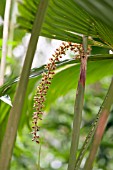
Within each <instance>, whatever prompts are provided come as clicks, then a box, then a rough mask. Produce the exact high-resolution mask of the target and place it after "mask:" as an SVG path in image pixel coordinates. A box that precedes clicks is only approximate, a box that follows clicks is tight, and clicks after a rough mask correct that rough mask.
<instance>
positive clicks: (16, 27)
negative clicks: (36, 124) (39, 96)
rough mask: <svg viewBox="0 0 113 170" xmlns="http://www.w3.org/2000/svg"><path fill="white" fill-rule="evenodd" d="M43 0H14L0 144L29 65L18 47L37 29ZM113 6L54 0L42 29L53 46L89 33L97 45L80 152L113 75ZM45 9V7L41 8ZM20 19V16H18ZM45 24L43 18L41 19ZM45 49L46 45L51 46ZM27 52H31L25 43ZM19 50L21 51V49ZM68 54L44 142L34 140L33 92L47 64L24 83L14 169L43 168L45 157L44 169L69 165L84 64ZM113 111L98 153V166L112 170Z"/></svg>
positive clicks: (50, 100)
mask: <svg viewBox="0 0 113 170" xmlns="http://www.w3.org/2000/svg"><path fill="white" fill-rule="evenodd" d="M39 2H40V1H39V0H32V1H27V0H23V1H13V0H12V2H11V9H10V18H9V21H10V22H9V38H8V46H7V57H6V65H5V80H4V81H5V82H4V84H3V85H2V86H1V88H0V96H1V98H0V99H1V100H0V148H1V144H2V142H3V137H4V134H5V128H6V125H7V121H8V115H9V113H10V110H11V106H10V105H8V104H9V103H10V102H12V101H14V95H15V92H16V89H17V82H18V81H19V78H18V77H20V75H21V74H20V72H21V70H22V68H23V62H22V60H24V57H25V56H24V55H25V53H24V54H22V57H21V58H16V57H15V56H14V53H13V50H14V49H15V47H17V46H18V45H20V43H21V42H22V38H23V36H24V35H25V33H31V30H32V27H33V22H34V18H35V15H36V13H37V6H39ZM42 2H44V1H42ZM5 3H6V1H5V0H0V8H1V10H0V16H1V17H2V18H4V11H5ZM112 9H113V6H112V0H108V1H107V2H106V1H101V0H98V1H96V0H94V1H93V2H90V1H88V0H87V1H77V0H71V1H60V0H59V1H55V0H50V1H49V5H48V8H47V12H46V14H45V20H44V22H43V25H42V28H40V29H41V32H39V34H40V35H41V36H43V37H46V39H45V41H47V43H48V44H49V45H48V46H50V48H51V44H52V39H56V40H63V41H71V42H75V43H82V35H86V36H88V44H90V45H91V48H92V51H91V54H90V56H89V59H88V66H87V78H86V90H85V101H84V108H83V118H82V125H81V131H80V143H79V150H78V153H79V151H80V148H81V147H82V145H83V142H84V140H85V138H86V136H87V133H88V132H89V129H90V128H89V127H91V124H92V122H93V121H94V120H95V117H96V115H97V113H98V110H99V108H100V106H101V104H102V102H103V100H104V97H105V95H106V93H107V90H108V88H109V84H110V82H111V76H112V74H113V69H112V65H113V55H112V54H109V53H110V51H111V53H112V48H113V40H112V35H113V31H112V28H113V24H112V23H113V16H112V15H113V14H112ZM39 10H40V8H38V11H39ZM13 14H14V15H13ZM14 18H16V21H15V19H14ZM41 21H43V20H41ZM40 24H41V22H39V25H40ZM33 28H34V27H33ZM2 30H3V25H1V26H0V46H1V48H0V58H1V57H2V42H3V38H2ZM37 30H39V29H37ZM32 35H33V33H32ZM37 35H38V33H37ZM44 43H45V42H44ZM33 46H34V45H33ZM21 50H22V49H21ZM39 50H40V49H39ZM43 50H46V48H45V49H43ZM24 51H26V49H25V48H24ZM53 51H54V50H53ZM17 53H19V52H18V51H17ZM38 55H40V56H41V57H42V58H45V55H43V53H42V52H40V53H38ZM67 55H68V59H67V60H64V61H61V62H60V63H58V64H57V67H58V69H57V71H56V75H55V76H54V79H53V80H52V84H51V86H50V89H49V91H48V94H47V100H46V103H45V112H44V116H43V121H42V122H41V123H40V126H41V129H40V136H41V145H36V144H35V143H33V142H32V141H31V139H32V135H31V127H32V113H33V97H34V94H35V91H36V87H37V85H38V84H39V81H40V78H41V73H42V72H43V70H44V66H41V67H35V68H33V66H32V68H33V69H32V70H31V71H30V76H29V82H28V87H27V84H25V85H24V86H25V88H26V87H27V92H26V96H25V100H24V101H23V109H22V111H21V113H22V114H21V118H20V121H19V126H18V132H17V137H16V143H15V146H14V149H13V156H12V159H11V168H10V169H11V170H15V169H19V170H31V169H33V170H35V169H36V170H37V169H39V161H40V169H42V170H43V169H46V170H53V169H60V170H65V169H67V165H68V159H69V150H70V145H71V133H72V123H73V112H74V101H75V94H76V88H77V82H78V78H79V69H80V61H78V60H77V61H75V60H74V59H73V57H74V55H73V53H71V52H69V53H68V54H67ZM47 56H48V58H49V57H51V56H50V54H49V53H48V54H47ZM37 58H38V57H37ZM38 60H39V58H38V59H37V65H38V62H39V61H38ZM20 93H21V91H20ZM6 95H8V96H9V97H10V98H11V100H10V99H8V96H6ZM5 99H7V101H6V100H5ZM4 100H5V102H4ZM7 103H8V104H7ZM17 104H18V103H17ZM112 112H113V111H112V109H111V112H110V115H109V119H108V123H107V126H106V130H105V133H104V136H103V139H102V141H101V145H100V148H99V150H98V155H97V157H96V161H95V162H94V168H93V169H94V170H97V169H99V170H101V169H102V170H112V166H113V156H112V155H113V150H112V148H113V144H112V137H113V134H112V128H113V123H112V122H113V116H112ZM15 114H16V112H15ZM9 137H10V134H9ZM88 153H89V151H87V152H86V156H85V158H84V159H83V161H82V165H81V168H82V167H83V165H84V162H85V161H86V157H87V156H88ZM39 157H40V158H39Z"/></svg>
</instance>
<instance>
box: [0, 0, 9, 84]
mask: <svg viewBox="0 0 113 170" xmlns="http://www.w3.org/2000/svg"><path fill="white" fill-rule="evenodd" d="M10 8H11V0H6V6H5V14H4V26H3V43H2V58H1V69H0V86H2V85H3V83H4V74H5V65H6V55H7V40H8V28H9V16H10Z"/></svg>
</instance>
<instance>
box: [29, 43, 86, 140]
mask: <svg viewBox="0 0 113 170" xmlns="http://www.w3.org/2000/svg"><path fill="white" fill-rule="evenodd" d="M67 50H71V51H73V52H74V53H78V54H77V56H78V57H81V56H82V55H83V47H82V44H76V43H71V42H63V43H62V44H61V45H60V47H59V48H57V49H56V50H55V53H54V54H53V55H52V58H50V59H49V63H48V64H47V65H46V66H45V69H46V70H47V72H44V73H43V74H42V79H41V82H40V83H39V86H38V87H37V90H36V94H35V96H34V106H33V109H34V113H33V121H32V123H33V126H32V129H33V131H32V134H33V139H32V141H35V142H36V143H39V135H38V131H39V128H40V127H39V126H38V125H37V124H38V120H42V115H43V109H44V102H45V100H46V94H47V91H48V89H49V86H50V84H51V80H52V79H53V76H54V74H55V72H54V71H55V69H56V62H59V61H60V59H61V58H62V56H63V55H65V54H66V51H67Z"/></svg>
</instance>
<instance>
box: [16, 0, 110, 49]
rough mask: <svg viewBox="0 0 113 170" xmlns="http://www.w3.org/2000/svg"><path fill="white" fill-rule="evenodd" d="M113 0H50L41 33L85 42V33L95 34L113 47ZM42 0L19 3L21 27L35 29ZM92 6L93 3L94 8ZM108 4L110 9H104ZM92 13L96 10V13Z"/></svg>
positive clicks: (49, 36) (66, 39)
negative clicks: (35, 21)
mask: <svg viewBox="0 0 113 170" xmlns="http://www.w3.org/2000/svg"><path fill="white" fill-rule="evenodd" d="M110 1H111V0H108V1H107V2H106V3H105V1H98V3H97V1H96V0H95V1H92V2H89V1H88V0H87V1H77V0H70V1H65V0H62V1H60V0H58V1H56V0H50V3H49V7H48V10H47V14H46V17H45V22H44V23H43V28H42V31H41V35H42V36H45V37H48V38H52V39H60V40H64V41H71V42H76V43H81V42H82V38H81V36H82V34H84V35H88V36H92V37H93V38H96V37H97V38H99V39H100V41H101V42H102V43H103V44H107V45H108V46H109V48H112V47H113V40H112V39H111V36H112V35H113V31H112V29H111V27H110V26H109V24H107V23H111V22H110V21H112V19H111V18H113V17H112V16H111V15H110V14H111V9H112V3H111V4H110ZM38 3H39V0H33V1H32V2H29V3H28V1H27V0H24V1H23V4H19V12H20V16H19V17H18V23H19V25H20V27H21V28H23V29H26V30H27V31H31V29H32V24H33V20H34V16H35V12H36V6H37V4H38ZM96 3H97V4H98V5H99V4H100V6H102V8H100V6H99V7H97V4H96ZM87 4H88V5H89V6H88V5H87ZM106 4H107V5H106ZM108 4H109V5H108ZM91 5H92V6H91ZM86 6H87V8H86ZM90 7H92V8H91V10H90ZM104 8H106V11H110V12H109V13H104V11H103V9H104ZM94 9H95V10H94ZM93 11H95V12H93ZM92 13H93V14H94V13H95V15H96V16H95V15H93V14H92ZM101 13H102V14H103V13H104V15H103V16H104V17H103V16H101V15H100V14H101ZM105 15H106V17H105ZM112 15H113V14H112ZM109 16H110V17H109ZM108 17H109V18H110V19H109V20H107V19H108ZM106 18H107V19H106ZM103 20H104V22H103ZM89 43H90V44H93V43H92V41H89ZM95 45H97V46H99V45H100V44H99V43H95Z"/></svg>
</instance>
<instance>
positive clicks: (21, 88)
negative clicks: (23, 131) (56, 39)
mask: <svg viewBox="0 0 113 170" xmlns="http://www.w3.org/2000/svg"><path fill="white" fill-rule="evenodd" d="M48 3H49V0H41V1H40V4H39V8H38V9H37V13H36V18H35V21H34V25H33V29H32V34H31V38H30V42H29V46H28V50H27V53H26V57H25V62H24V66H23V69H22V73H21V77H20V81H19V84H18V87H17V91H16V94H15V97H14V102H13V107H12V109H11V111H10V114H9V119H8V123H7V127H6V133H5V136H4V139H3V142H2V147H1V155H0V169H1V170H8V168H9V164H10V160H11V156H12V152H13V147H14V143H15V139H16V134H17V129H18V124H19V121H20V117H21V114H22V107H23V104H24V99H25V94H26V89H27V85H28V79H29V74H30V69H31V65H32V61H33V58H34V53H35V50H36V46H37V41H38V38H39V35H40V32H41V28H42V24H43V21H44V16H45V12H46V9H47V6H48Z"/></svg>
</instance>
